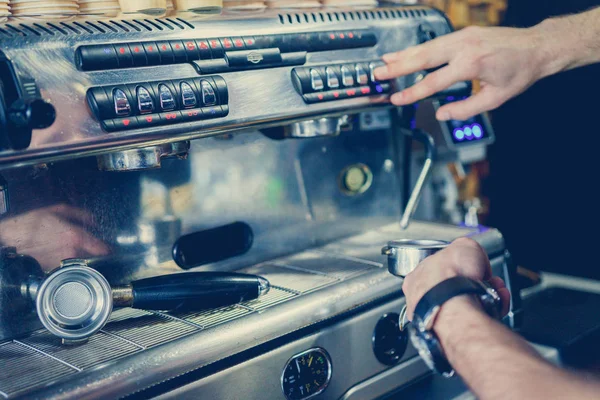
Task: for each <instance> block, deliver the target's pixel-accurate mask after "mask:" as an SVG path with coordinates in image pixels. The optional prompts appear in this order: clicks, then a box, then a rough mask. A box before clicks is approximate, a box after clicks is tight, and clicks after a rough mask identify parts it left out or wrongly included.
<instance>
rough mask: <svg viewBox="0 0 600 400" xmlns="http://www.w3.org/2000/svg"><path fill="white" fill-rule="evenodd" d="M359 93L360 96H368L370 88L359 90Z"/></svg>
mask: <svg viewBox="0 0 600 400" xmlns="http://www.w3.org/2000/svg"><path fill="white" fill-rule="evenodd" d="M360 92H361V93H362V94H369V93H371V88H368V87H367V88H362V89H360Z"/></svg>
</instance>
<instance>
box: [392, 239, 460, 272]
mask: <svg viewBox="0 0 600 400" xmlns="http://www.w3.org/2000/svg"><path fill="white" fill-rule="evenodd" d="M449 244H450V243H449V242H446V241H443V240H430V239H402V240H392V241H390V242H388V244H387V246H385V247H384V248H382V249H381V254H383V255H386V256H387V260H388V270H389V271H390V273H391V274H392V275H396V276H399V277H402V278H403V277H405V276H406V275H408V274H410V273H411V272H412V271H414V269H415V268H417V266H418V265H419V263H420V262H421V261H423V260H424V259H426V258H427V257H429V256H431V255H433V254H435V253H437V252H438V251H440V250H442V249H443V248H445V247H446V246H448V245H449Z"/></svg>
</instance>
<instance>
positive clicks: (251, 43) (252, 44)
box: [242, 36, 258, 50]
mask: <svg viewBox="0 0 600 400" xmlns="http://www.w3.org/2000/svg"><path fill="white" fill-rule="evenodd" d="M242 39H243V40H244V44H245V45H246V49H247V50H252V49H257V48H258V46H257V45H256V40H254V37H252V36H244V37H243V38H242Z"/></svg>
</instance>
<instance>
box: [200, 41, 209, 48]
mask: <svg viewBox="0 0 600 400" xmlns="http://www.w3.org/2000/svg"><path fill="white" fill-rule="evenodd" d="M200 48H201V49H208V45H207V44H206V42H200Z"/></svg>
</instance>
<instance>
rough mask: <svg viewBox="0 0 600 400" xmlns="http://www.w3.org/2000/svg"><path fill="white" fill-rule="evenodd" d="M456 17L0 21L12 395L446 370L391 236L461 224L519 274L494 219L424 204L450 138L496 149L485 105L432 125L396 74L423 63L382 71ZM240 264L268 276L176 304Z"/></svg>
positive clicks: (5, 338)
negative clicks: (172, 302)
mask: <svg viewBox="0 0 600 400" xmlns="http://www.w3.org/2000/svg"><path fill="white" fill-rule="evenodd" d="M451 30H452V27H451V26H450V24H449V22H448V20H447V19H446V17H445V16H444V15H443V14H442V13H440V12H439V11H438V10H435V9H432V8H428V7H423V6H405V7H393V8H377V9H372V10H335V11H328V10H324V11H315V12H290V13H265V14H256V15H251V16H244V15H240V14H229V15H228V14H223V15H219V16H215V17H211V18H203V19H198V20H193V19H192V20H185V19H181V18H158V19H150V18H149V19H136V20H110V19H107V20H73V21H64V22H47V23H25V22H20V21H8V22H7V23H5V24H2V25H0V43H1V49H2V50H1V52H0V81H1V85H0V176H1V179H0V246H1V248H2V250H1V253H0V309H1V311H0V359H1V360H2V368H0V398H2V397H4V398H8V399H14V398H27V399H37V398H57V399H81V398H194V399H197V398H209V397H212V398H249V399H250V398H251V399H254V398H257V399H258V398H262V399H264V398H267V399H289V400H291V399H294V400H303V399H308V398H313V397H314V398H319V399H334V398H335V399H337V398H342V399H372V398H383V397H385V396H387V395H389V394H390V393H395V392H396V391H398V390H402V388H408V387H412V385H414V384H415V383H417V382H423V379H425V378H427V377H428V376H431V373H430V371H429V369H428V368H427V366H426V365H425V363H424V362H423V361H422V360H421V359H420V358H419V357H418V354H417V351H416V350H415V349H414V348H413V347H412V345H411V344H410V343H409V341H408V338H407V335H408V334H407V332H405V331H403V330H401V329H399V325H398V324H399V313H400V310H401V309H402V307H403V305H404V299H403V295H402V292H401V284H402V280H401V278H398V277H395V276H393V275H391V274H390V273H389V272H388V268H387V261H386V260H387V257H386V255H385V254H382V252H381V249H382V247H383V246H385V245H386V244H387V243H388V242H390V241H391V240H413V241H419V240H432V241H443V242H450V241H452V240H454V239H456V238H458V237H464V236H467V237H470V238H473V239H474V240H476V241H478V242H479V243H480V244H481V245H482V246H483V248H484V249H485V250H486V252H487V253H488V255H489V257H490V260H491V264H492V267H493V270H494V273H495V275H498V276H501V277H502V278H503V279H504V280H505V281H506V283H507V286H508V287H509V288H510V287H511V281H512V279H513V274H514V269H515V266H514V265H513V263H512V262H511V259H510V254H509V253H508V251H507V249H506V248H505V246H504V241H503V238H502V235H501V234H500V232H498V231H497V230H495V229H492V228H487V227H482V226H479V225H477V224H473V226H455V225H451V224H442V223H435V222H422V221H419V220H420V219H422V218H427V215H429V214H428V213H429V212H430V210H431V203H432V202H431V200H430V199H428V197H427V195H426V193H427V191H428V190H431V188H430V181H429V177H430V174H431V171H432V169H434V167H435V165H437V164H436V159H437V158H436V157H439V156H440V154H441V151H440V149H443V148H452V149H457V150H460V151H461V152H462V153H464V152H468V151H473V149H481V148H484V147H485V146H486V145H487V144H488V143H489V142H490V141H491V140H493V132H492V130H491V127H490V125H489V121H487V119H486V118H485V117H484V116H478V117H476V118H475V119H473V120H472V121H461V122H460V123H457V124H456V125H447V126H444V127H441V128H440V129H441V131H440V132H441V133H440V134H439V135H437V136H436V135H434V134H432V133H430V132H428V131H427V129H425V128H421V129H418V127H417V126H416V124H415V121H416V115H417V110H416V109H415V108H414V107H404V108H401V109H397V108H394V107H392V105H391V104H390V102H389V95H390V93H391V92H392V91H395V90H400V89H402V88H405V87H408V86H411V85H412V84H414V83H415V82H418V81H419V80H421V79H423V78H424V77H425V76H426V74H427V73H428V72H427V71H422V72H421V73H416V74H413V75H410V76H406V77H403V78H400V79H397V80H395V81H393V82H379V81H377V80H376V79H375V77H374V75H373V70H374V68H376V67H377V66H379V65H381V61H380V57H381V55H383V54H385V53H388V52H391V51H398V50H402V49H404V48H407V47H409V46H414V45H417V44H420V43H423V42H426V41H428V40H431V39H433V38H435V37H437V36H440V35H444V34H447V33H449V32H451ZM470 90H471V87H470V84H469V83H468V82H462V83H460V84H457V85H455V86H453V87H451V88H449V89H448V90H447V91H446V92H444V93H439V94H437V95H436V96H435V97H434V98H432V99H431V101H433V102H435V104H438V105H439V104H441V103H443V102H449V101H455V100H457V99H459V98H461V96H465V95H467V94H468V93H469V92H470ZM435 104H434V107H435ZM469 149H470V150H469ZM411 171H412V172H411ZM423 193H425V195H424V196H422V194H423ZM64 271H79V272H78V273H79V274H80V275H77V276H76V275H73V276H71V277H69V278H65V273H64ZM234 272H235V273H243V274H247V275H249V276H256V277H259V278H260V279H262V280H258V281H256V282H258V284H259V288H261V287H262V289H264V290H262V289H259V291H261V290H262V292H260V293H259V294H260V296H258V297H257V298H254V299H251V300H243V301H241V302H235V304H227V305H213V304H209V303H210V302H208V303H207V304H204V303H203V302H206V298H204V299H203V300H202V301H196V303H195V305H197V303H203V304H202V305H203V306H204V307H202V309H196V308H195V307H191V308H188V309H181V308H178V307H175V309H171V308H173V307H171V308H169V309H165V308H166V306H165V305H164V303H165V302H166V301H167V300H169V299H170V297H169V296H168V295H166V294H165V293H164V292H163V291H161V289H164V288H165V285H167V284H169V282H170V279H171V278H172V277H173V276H175V277H176V278H173V279H179V281H178V284H179V285H180V284H181V282H180V281H181V280H182V279H183V280H184V281H186V280H187V281H188V283H189V282H190V281H191V280H192V278H191V277H192V276H193V275H187V274H194V273H234ZM81 274H83V275H85V276H83V275H81ZM78 276H80V278H81V279H80V280H79V281H77V279H79V278H77V277H78ZM82 276H83V277H82ZM182 276H183V277H184V278H182ZM61 277H62V278H61ZM76 278H77V279H76ZM148 279H150V280H152V279H159V280H158V281H152V282H153V283H152V284H149V283H148V282H149V281H148ZM161 279H162V280H161ZM140 282H146V284H145V285H142V284H141V283H140ZM213 284H215V285H216V284H218V282H213ZM53 285H54V286H53ZM261 285H262V286H261ZM209 286H210V285H209ZM142 287H143V288H145V289H147V290H148V291H147V292H145V293H146V294H147V296H146V297H144V299H145V301H140V300H139V299H138V300H136V299H135V298H134V297H135V296H134V294H135V293H137V296H138V297H139V296H140V293H141V292H140V291H141V288H142ZM209 289H210V287H207V290H209ZM48 293H49V294H48ZM513 295H514V297H513V303H512V305H511V312H510V313H509V315H508V316H507V317H506V319H505V323H506V324H507V325H509V326H511V327H514V326H515V324H518V320H519V315H520V303H519V296H518V293H513ZM165 296H166V297H165ZM102 299H105V301H104V302H103V301H101V300H102ZM106 299H109V300H106ZM136 301H137V304H136ZM109 303H110V304H109ZM157 303H159V305H158V306H156V304H157ZM84 314H85V315H87V317H86V318H83V317H81V315H84ZM75 316H76V317H77V318H74V317H75ZM69 317H73V318H71V320H68V318H69ZM80 317H81V318H80ZM67 320H68V321H67ZM69 321H70V322H69ZM84 328H85V329H87V330H86V331H85V333H84V334H81V330H82V329H84ZM85 329H84V330H85ZM73 332H76V333H77V332H79V333H80V334H75V333H73ZM69 335H70V336H69ZM449 382H450V381H449ZM451 382H455V381H451ZM455 386H456V385H455ZM453 387H454V386H453ZM420 390H421V392H420V393H425V392H423V390H427V389H426V388H425V389H420ZM449 390H450V389H449ZM456 390H465V389H464V387H462V389H456ZM457 393H458V392H457ZM432 396H433V395H432ZM421 398H422V397H421ZM432 398H433V397H432Z"/></svg>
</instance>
